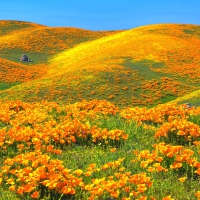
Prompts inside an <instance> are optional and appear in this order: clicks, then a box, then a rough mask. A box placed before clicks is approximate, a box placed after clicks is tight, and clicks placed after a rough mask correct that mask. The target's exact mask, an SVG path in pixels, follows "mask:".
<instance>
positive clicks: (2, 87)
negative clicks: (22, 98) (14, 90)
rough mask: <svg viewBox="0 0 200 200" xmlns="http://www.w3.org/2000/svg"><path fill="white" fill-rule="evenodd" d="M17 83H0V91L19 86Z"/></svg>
mask: <svg viewBox="0 0 200 200" xmlns="http://www.w3.org/2000/svg"><path fill="white" fill-rule="evenodd" d="M19 84H20V83H19V82H15V83H0V91H1V90H6V89H9V88H11V87H13V86H15V85H19Z"/></svg>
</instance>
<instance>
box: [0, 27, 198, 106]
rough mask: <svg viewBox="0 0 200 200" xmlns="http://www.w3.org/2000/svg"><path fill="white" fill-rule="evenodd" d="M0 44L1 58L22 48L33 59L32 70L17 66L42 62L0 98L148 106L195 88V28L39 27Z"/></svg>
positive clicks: (17, 53)
mask: <svg viewBox="0 0 200 200" xmlns="http://www.w3.org/2000/svg"><path fill="white" fill-rule="evenodd" d="M91 40H92V41H91ZM0 44H1V45H0V48H1V55H0V56H1V57H2V58H4V59H8V60H10V61H14V60H15V59H16V58H17V56H18V57H19V56H20V55H21V54H22V52H27V54H28V55H30V57H31V58H32V59H35V62H34V64H33V65H35V68H33V65H31V64H28V65H27V64H22V65H23V67H24V66H25V67H26V68H27V69H29V67H30V69H29V70H28V71H30V72H29V73H30V74H31V73H32V72H33V73H34V72H35V71H34V70H35V69H36V68H37V64H44V65H45V66H44V67H42V69H43V71H41V72H40V73H36V72H35V73H36V75H35V76H31V75H30V77H33V78H30V80H31V81H26V80H25V79H24V80H22V81H20V83H23V82H24V83H23V84H18V85H16V86H13V87H10V89H7V90H3V91H1V92H0V98H1V99H18V98H20V99H21V100H25V101H38V100H42V99H46V100H56V101H68V102H75V101H80V100H82V99H86V100H91V99H95V98H98V99H106V100H109V101H112V102H115V103H116V104H118V105H120V106H126V105H129V106H134V105H141V106H144V105H145V106H146V105H147V106H151V105H156V104H158V103H164V102H168V101H171V100H174V99H176V98H177V97H181V96H183V95H187V94H189V93H191V92H193V91H195V90H199V87H200V68H199V64H200V55H199V46H200V26H195V25H181V24H180V25H178V24H160V25H150V26H143V27H139V28H135V29H131V30H126V31H115V32H94V31H87V30H82V29H75V28H51V27H46V26H40V25H38V26H36V27H33V26H31V27H30V28H27V27H26V29H25V30H23V28H19V29H16V30H15V31H14V33H13V32H10V33H7V34H4V35H2V36H1V37H0ZM4 61H5V60H4ZM2 62H3V61H2ZM12 64H13V63H12ZM18 65H19V64H18ZM18 65H17V64H16V68H19V66H18ZM38 69H40V67H38ZM7 71H9V70H7ZM4 76H5V73H4ZM33 79H34V80H33ZM197 104H199V102H197Z"/></svg>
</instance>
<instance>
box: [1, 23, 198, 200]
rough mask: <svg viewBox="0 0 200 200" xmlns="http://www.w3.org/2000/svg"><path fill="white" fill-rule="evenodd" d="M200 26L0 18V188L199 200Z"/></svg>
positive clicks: (50, 199)
mask: <svg viewBox="0 0 200 200" xmlns="http://www.w3.org/2000/svg"><path fill="white" fill-rule="evenodd" d="M199 35H200V27H199V26H195V25H182V24H160V25H149V26H144V27H138V28H135V29H131V30H123V31H122V30H119V31H89V30H83V29H78V28H73V27H47V26H43V25H39V24H34V23H30V22H21V21H9V20H4V21H0V199H3V200H10V199H12V200H34V199H39V200H86V199H88V200H114V199H118V200H132V199H133V200H147V199H148V200H200V187H199V184H200V68H199V64H200V57H199V46H200V37H199ZM23 53H25V54H27V55H28V57H30V58H31V59H33V60H34V62H31V63H22V62H19V61H18V60H17V59H18V58H19V57H20V56H21V54H23ZM187 102H190V103H191V105H192V106H191V107H188V106H187V104H186V103H187Z"/></svg>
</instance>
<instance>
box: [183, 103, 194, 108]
mask: <svg viewBox="0 0 200 200" xmlns="http://www.w3.org/2000/svg"><path fill="white" fill-rule="evenodd" d="M185 105H186V107H187V108H196V106H192V105H191V104H190V103H185Z"/></svg>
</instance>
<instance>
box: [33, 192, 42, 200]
mask: <svg viewBox="0 0 200 200" xmlns="http://www.w3.org/2000/svg"><path fill="white" fill-rule="evenodd" d="M39 194H40V193H39V192H38V191H35V192H33V194H31V197H32V198H33V199H37V198H38V197H39Z"/></svg>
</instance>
